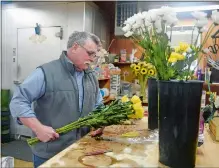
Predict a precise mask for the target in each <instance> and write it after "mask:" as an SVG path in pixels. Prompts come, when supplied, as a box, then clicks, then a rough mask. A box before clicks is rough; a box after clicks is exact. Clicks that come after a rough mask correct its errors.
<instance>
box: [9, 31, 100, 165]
mask: <svg viewBox="0 0 219 168" xmlns="http://www.w3.org/2000/svg"><path fill="white" fill-rule="evenodd" d="M100 45H101V44H100V40H99V38H98V37H97V36H95V35H93V34H90V33H87V32H74V33H72V35H71V36H70V37H69V40H68V44H67V51H63V52H62V54H61V56H60V58H59V59H58V60H54V61H51V62H49V63H46V64H44V65H42V66H40V67H38V68H37V69H36V70H35V71H34V72H33V73H32V75H31V76H29V77H28V78H27V79H26V80H25V81H24V82H23V83H22V84H21V85H20V86H19V87H18V88H17V90H16V91H15V93H14V95H13V98H12V100H11V103H10V110H11V114H12V116H13V117H14V118H16V119H17V120H18V122H19V123H20V124H24V125H26V126H27V127H29V128H30V129H31V130H32V131H33V135H34V136H37V137H38V138H39V139H40V141H42V142H40V143H38V144H36V145H34V146H33V147H31V149H32V152H33V162H34V167H38V166H39V165H41V164H42V163H43V162H45V161H46V160H48V159H49V158H51V157H52V156H54V155H56V154H57V153H58V152H60V151H61V150H63V149H65V148H66V147H67V146H69V145H70V144H72V143H73V142H74V141H76V140H77V139H79V138H80V137H81V136H83V135H85V134H87V133H88V131H89V129H88V128H81V129H77V130H74V131H71V132H69V133H67V134H64V135H59V134H58V133H56V132H55V129H57V128H60V127H62V126H64V125H66V124H69V123H71V122H73V121H76V120H78V118H80V117H83V116H85V115H87V114H88V113H89V112H91V111H92V110H93V109H94V108H95V107H97V106H98V105H100V104H101V103H102V96H101V94H100V91H99V85H98V80H97V79H96V77H95V74H94V72H93V71H92V70H91V69H90V66H89V64H90V63H91V62H93V61H94V59H95V57H96V53H97V51H98V48H99V46H100ZM32 102H34V110H32V109H31V103H32Z"/></svg>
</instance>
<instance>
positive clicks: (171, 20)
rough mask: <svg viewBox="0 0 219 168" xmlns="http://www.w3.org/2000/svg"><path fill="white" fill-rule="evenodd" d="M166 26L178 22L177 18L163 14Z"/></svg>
mask: <svg viewBox="0 0 219 168" xmlns="http://www.w3.org/2000/svg"><path fill="white" fill-rule="evenodd" d="M163 19H165V21H166V24H167V26H175V25H176V24H177V23H178V19H177V17H176V16H174V15H165V16H164V18H163Z"/></svg>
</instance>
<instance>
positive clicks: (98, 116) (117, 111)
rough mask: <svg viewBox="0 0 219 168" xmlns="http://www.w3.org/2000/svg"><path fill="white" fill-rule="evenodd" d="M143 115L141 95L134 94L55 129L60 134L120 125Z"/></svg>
mask: <svg viewBox="0 0 219 168" xmlns="http://www.w3.org/2000/svg"><path fill="white" fill-rule="evenodd" d="M143 115H144V109H143V107H142V104H141V100H140V99H139V97H137V96H133V97H132V98H131V100H129V99H128V97H127V96H123V97H122V98H121V99H117V100H115V101H113V102H112V103H111V104H109V105H106V106H105V105H101V106H99V107H98V108H96V109H95V110H94V111H92V112H90V113H89V114H88V115H87V116H85V117H82V118H79V119H78V120H77V121H74V122H72V123H70V124H67V125H65V126H63V127H61V128H58V129H56V130H55V131H56V132H57V133H59V134H65V133H67V132H69V131H72V130H74V129H77V128H81V127H85V126H89V127H94V128H100V127H103V126H109V125H118V124H121V123H122V122H124V121H126V120H128V119H134V118H135V119H139V118H142V117H143ZM27 142H28V144H29V145H30V146H32V145H34V144H36V143H38V142H40V140H39V139H38V138H37V137H35V138H30V139H28V140H27Z"/></svg>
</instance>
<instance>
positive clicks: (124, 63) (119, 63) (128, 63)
mask: <svg viewBox="0 0 219 168" xmlns="http://www.w3.org/2000/svg"><path fill="white" fill-rule="evenodd" d="M131 64H132V63H131V62H114V63H113V65H117V66H119V65H131Z"/></svg>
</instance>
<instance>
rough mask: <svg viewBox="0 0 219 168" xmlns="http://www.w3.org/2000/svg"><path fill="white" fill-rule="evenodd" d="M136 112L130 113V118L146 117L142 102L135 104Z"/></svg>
mask: <svg viewBox="0 0 219 168" xmlns="http://www.w3.org/2000/svg"><path fill="white" fill-rule="evenodd" d="M132 107H133V109H134V112H135V113H134V114H131V115H129V116H128V117H129V118H142V117H144V108H143V107H142V105H141V102H138V103H136V104H133V106H132Z"/></svg>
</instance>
